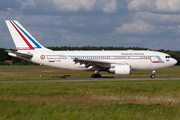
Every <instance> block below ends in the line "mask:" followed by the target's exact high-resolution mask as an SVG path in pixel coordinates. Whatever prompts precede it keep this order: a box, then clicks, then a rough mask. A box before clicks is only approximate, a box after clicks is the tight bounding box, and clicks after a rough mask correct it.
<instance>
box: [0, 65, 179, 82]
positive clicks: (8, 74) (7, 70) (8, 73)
mask: <svg viewBox="0 0 180 120" xmlns="http://www.w3.org/2000/svg"><path fill="white" fill-rule="evenodd" d="M34 70H36V71H34ZM42 70H47V71H42ZM48 70H54V71H53V72H51V71H48ZM56 70H57V71H56ZM93 73H94V72H93V71H67V70H61V71H59V70H58V69H54V68H51V67H46V66H0V80H42V79H43V80H52V79H61V78H62V76H63V75H70V77H71V78H89V77H90V76H91V74H93ZM151 73H152V72H151V71H132V72H131V75H130V76H118V75H114V74H110V73H107V72H100V74H101V75H102V77H105V78H149V77H150V75H151ZM40 75H46V77H40ZM155 75H156V77H160V78H162V77H165V78H171V77H180V66H173V67H170V68H167V69H163V70H158V71H156V73H155Z"/></svg>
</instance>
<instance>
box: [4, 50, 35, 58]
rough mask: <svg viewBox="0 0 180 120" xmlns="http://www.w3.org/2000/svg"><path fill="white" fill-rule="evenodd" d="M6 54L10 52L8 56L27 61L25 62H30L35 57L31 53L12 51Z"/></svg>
mask: <svg viewBox="0 0 180 120" xmlns="http://www.w3.org/2000/svg"><path fill="white" fill-rule="evenodd" d="M6 52H8V54H9V55H10V56H13V57H18V58H21V59H25V60H29V59H31V58H32V57H33V54H31V53H21V52H18V51H11V50H6Z"/></svg>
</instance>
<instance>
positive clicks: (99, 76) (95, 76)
mask: <svg viewBox="0 0 180 120" xmlns="http://www.w3.org/2000/svg"><path fill="white" fill-rule="evenodd" d="M91 78H101V74H92V75H91Z"/></svg>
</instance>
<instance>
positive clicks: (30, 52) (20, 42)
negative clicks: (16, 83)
mask: <svg viewBox="0 0 180 120" xmlns="http://www.w3.org/2000/svg"><path fill="white" fill-rule="evenodd" d="M5 22H6V24H7V27H8V29H9V31H10V34H11V36H12V39H13V41H14V43H15V46H16V49H17V51H10V50H8V51H7V52H8V54H9V55H10V56H12V57H17V58H20V59H24V60H27V61H30V62H33V63H37V64H41V65H45V66H51V67H55V68H61V69H69V70H87V71H88V70H91V71H95V73H94V74H92V75H91V78H101V77H102V76H101V74H99V72H100V71H107V72H109V73H113V74H115V75H130V74H131V71H133V70H136V71H152V74H151V78H155V71H156V70H159V69H164V68H167V67H171V66H173V65H175V64H176V63H177V60H175V59H174V58H172V57H171V56H170V55H168V54H165V53H162V52H156V51H149V50H144V51H141V50H136V51H134V50H126V51H125V50H123V51H118V50H117V51H113V50H112V51H106V50H102V51H69V50H67V51H52V50H50V49H48V48H45V47H44V46H42V45H41V44H40V43H39V42H38V41H37V40H36V39H35V38H34V37H33V36H32V35H31V34H30V33H29V32H28V31H27V30H26V29H25V28H24V27H23V26H22V25H21V24H20V23H19V22H18V21H16V20H5Z"/></svg>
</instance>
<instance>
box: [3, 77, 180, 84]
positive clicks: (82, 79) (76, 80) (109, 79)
mask: <svg viewBox="0 0 180 120" xmlns="http://www.w3.org/2000/svg"><path fill="white" fill-rule="evenodd" d="M126 80H127V81H128V80H134V81H136V80H180V78H154V79H152V78H63V79H59V80H17V81H0V83H10V82H78V81H126Z"/></svg>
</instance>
